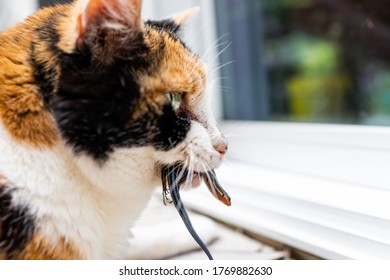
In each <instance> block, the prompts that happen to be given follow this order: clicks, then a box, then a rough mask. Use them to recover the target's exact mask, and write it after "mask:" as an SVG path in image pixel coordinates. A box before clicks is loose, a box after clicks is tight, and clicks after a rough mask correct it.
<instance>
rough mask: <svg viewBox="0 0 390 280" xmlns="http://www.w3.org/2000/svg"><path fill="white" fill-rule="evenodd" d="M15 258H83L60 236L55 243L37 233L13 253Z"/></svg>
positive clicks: (73, 246) (72, 245) (74, 247)
mask: <svg viewBox="0 0 390 280" xmlns="http://www.w3.org/2000/svg"><path fill="white" fill-rule="evenodd" d="M15 259H23V260H81V259H85V257H83V255H82V254H81V253H80V251H79V250H78V248H77V247H76V246H75V245H74V244H72V243H71V242H66V241H65V239H64V238H61V239H60V240H59V241H58V242H57V243H56V244H52V243H50V242H49V241H48V240H47V239H45V238H43V237H42V236H40V235H39V234H36V235H35V236H34V238H33V239H32V240H31V241H30V242H29V243H28V244H27V246H26V248H25V249H24V250H23V251H22V252H20V253H17V254H15Z"/></svg>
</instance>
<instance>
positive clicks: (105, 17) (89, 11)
mask: <svg viewBox="0 0 390 280" xmlns="http://www.w3.org/2000/svg"><path fill="white" fill-rule="evenodd" d="M141 9H142V0H78V1H76V2H75V4H74V5H73V9H72V10H71V14H70V15H69V17H67V18H66V20H64V21H63V22H61V23H60V25H59V33H60V34H61V39H60V42H59V47H60V48H61V49H62V50H63V51H65V52H67V53H71V52H74V51H75V50H76V49H80V50H83V49H86V48H88V49H89V50H91V51H93V52H94V55H96V56H102V55H104V54H101V52H104V53H105V54H106V55H107V56H109V55H108V53H110V56H112V55H113V53H112V52H113V51H118V52H122V53H125V52H126V51H129V50H131V49H134V48H136V47H137V46H139V44H140V42H141V41H142V32H143V21H142V19H141ZM102 59H103V58H102Z"/></svg>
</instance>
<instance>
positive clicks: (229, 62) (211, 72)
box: [209, 60, 236, 76]
mask: <svg viewBox="0 0 390 280" xmlns="http://www.w3.org/2000/svg"><path fill="white" fill-rule="evenodd" d="M235 62H236V61H235V60H231V61H228V62H226V63H224V64H222V65H220V66H218V67H216V68H214V69H213V70H212V71H210V72H209V75H211V76H212V75H214V74H215V73H217V71H218V70H220V69H222V68H223V67H226V66H228V65H230V64H233V63H235Z"/></svg>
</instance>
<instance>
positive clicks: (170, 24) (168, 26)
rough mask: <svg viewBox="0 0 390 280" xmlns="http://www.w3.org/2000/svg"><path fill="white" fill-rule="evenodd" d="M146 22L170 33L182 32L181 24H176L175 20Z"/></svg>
mask: <svg viewBox="0 0 390 280" xmlns="http://www.w3.org/2000/svg"><path fill="white" fill-rule="evenodd" d="M146 24H149V25H152V26H153V27H154V28H157V29H160V30H164V31H166V32H169V33H173V34H177V33H179V32H180V29H181V26H180V25H178V24H176V23H175V22H174V21H173V20H171V19H167V20H158V21H157V20H149V21H147V22H146Z"/></svg>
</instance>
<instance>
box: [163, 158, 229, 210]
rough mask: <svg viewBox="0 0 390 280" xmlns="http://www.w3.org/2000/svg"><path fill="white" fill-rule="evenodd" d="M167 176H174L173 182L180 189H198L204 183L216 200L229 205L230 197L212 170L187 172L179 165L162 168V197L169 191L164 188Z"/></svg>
mask: <svg viewBox="0 0 390 280" xmlns="http://www.w3.org/2000/svg"><path fill="white" fill-rule="evenodd" d="M169 176H174V180H175V181H176V182H177V184H178V185H180V189H186V188H191V187H192V188H194V187H198V186H200V185H201V183H202V182H204V183H205V185H206V186H207V188H208V190H209V191H210V192H211V194H212V195H213V196H214V197H215V198H216V199H218V200H219V201H221V202H222V203H223V204H225V205H227V206H230V205H231V201H230V196H229V195H228V194H227V193H226V191H225V190H224V189H223V188H222V186H221V184H220V183H219V181H218V179H217V175H216V173H215V171H214V170H210V171H208V172H196V171H193V172H189V171H188V169H186V168H185V167H183V166H182V165H181V164H175V165H171V166H162V167H161V178H162V185H163V192H164V195H165V194H167V193H169V190H168V189H167V188H166V186H167V183H166V181H167V180H168V177H169Z"/></svg>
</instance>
